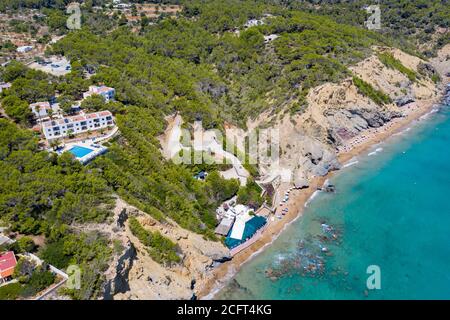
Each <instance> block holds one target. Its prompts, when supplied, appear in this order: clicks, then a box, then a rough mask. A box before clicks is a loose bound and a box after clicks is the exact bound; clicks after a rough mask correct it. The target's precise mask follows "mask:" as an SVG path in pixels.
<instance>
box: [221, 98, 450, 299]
mask: <svg viewBox="0 0 450 320" xmlns="http://www.w3.org/2000/svg"><path fill="white" fill-rule="evenodd" d="M449 109H450V107H448V106H445V107H443V108H442V109H440V111H439V112H437V113H434V114H432V115H430V116H429V117H428V118H427V119H426V120H425V119H422V120H421V121H418V123H416V124H414V125H411V128H410V129H409V130H404V131H403V133H402V134H397V135H395V136H393V137H391V138H390V139H389V140H388V141H386V142H385V143H382V144H381V145H377V146H374V147H373V148H372V150H369V151H367V152H366V153H365V154H364V155H362V156H359V157H358V158H357V159H356V160H357V161H358V162H356V161H355V160H352V162H354V163H353V165H351V166H348V167H346V168H344V169H343V170H341V172H339V173H338V174H337V175H335V177H333V178H332V179H331V183H333V184H334V185H336V188H337V192H336V193H334V194H327V193H320V194H319V195H318V196H317V197H315V199H314V200H312V201H311V202H310V203H309V204H308V207H307V209H306V210H305V213H304V215H303V217H302V218H300V219H298V220H297V221H296V222H294V223H293V224H292V225H290V226H289V227H288V228H287V230H286V231H285V232H284V233H283V234H282V235H281V236H280V237H279V238H278V239H277V240H276V241H275V242H274V243H273V244H272V245H271V246H270V247H269V248H267V249H266V250H265V251H264V252H263V253H261V254H260V255H258V256H257V257H255V258H254V259H253V260H251V261H249V262H248V263H246V264H245V265H244V266H243V267H242V269H241V270H240V272H239V273H238V274H237V275H236V276H235V277H234V278H233V279H232V281H231V282H230V283H229V285H228V286H227V287H225V288H224V289H223V290H221V291H220V292H219V293H218V294H217V295H216V296H215V298H217V299H450V273H449V271H450V202H449V201H448V200H449V198H450V110H449ZM369 154H370V156H369ZM322 224H325V225H322ZM328 226H329V227H330V228H328ZM323 247H325V248H326V249H322V248H323ZM322 250H324V251H322ZM325 250H328V252H325ZM370 265H376V266H379V268H380V273H381V277H380V280H381V289H379V290H377V289H375V290H369V289H368V288H367V285H366V280H367V278H368V277H369V274H368V273H367V272H366V271H367V268H368V266H370Z"/></svg>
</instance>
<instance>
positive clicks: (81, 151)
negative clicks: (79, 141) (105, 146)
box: [69, 146, 94, 158]
mask: <svg viewBox="0 0 450 320" xmlns="http://www.w3.org/2000/svg"><path fill="white" fill-rule="evenodd" d="M93 151H94V150H92V149H89V148H86V147H80V146H74V147H72V148H71V149H70V150H69V152H70V153H71V154H73V155H74V156H75V157H77V158H83V157H84V156H86V155H88V154H89V153H91V152H93Z"/></svg>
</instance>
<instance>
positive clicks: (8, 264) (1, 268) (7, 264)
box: [0, 251, 17, 278]
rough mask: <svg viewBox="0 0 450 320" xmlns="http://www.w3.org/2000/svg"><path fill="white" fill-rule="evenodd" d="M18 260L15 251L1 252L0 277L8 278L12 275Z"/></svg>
mask: <svg viewBox="0 0 450 320" xmlns="http://www.w3.org/2000/svg"><path fill="white" fill-rule="evenodd" d="M16 264H17V260H16V256H15V255H14V252H12V251H8V252H6V253H2V254H0V277H1V278H6V277H9V276H12V274H13V273H14V268H15V267H16Z"/></svg>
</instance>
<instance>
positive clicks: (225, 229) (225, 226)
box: [214, 218, 234, 236]
mask: <svg viewBox="0 0 450 320" xmlns="http://www.w3.org/2000/svg"><path fill="white" fill-rule="evenodd" d="M233 223H234V219H232V218H223V219H222V221H220V224H219V225H218V226H217V227H216V230H215V231H214V232H215V233H216V234H218V235H221V236H227V235H228V233H229V232H230V230H231V227H232V226H233Z"/></svg>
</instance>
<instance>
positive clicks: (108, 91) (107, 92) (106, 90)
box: [83, 86, 116, 102]
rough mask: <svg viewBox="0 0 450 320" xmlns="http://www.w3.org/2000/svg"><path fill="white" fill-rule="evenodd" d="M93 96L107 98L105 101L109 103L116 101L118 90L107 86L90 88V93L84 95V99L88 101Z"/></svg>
mask: <svg viewBox="0 0 450 320" xmlns="http://www.w3.org/2000/svg"><path fill="white" fill-rule="evenodd" d="M93 94H98V95H101V96H102V97H103V98H105V101H106V102H108V101H110V100H113V99H114V95H115V94H116V90H115V89H114V88H110V87H107V86H89V91H88V92H85V93H83V98H84V99H86V98H87V97H90V96H92V95H93Z"/></svg>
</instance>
